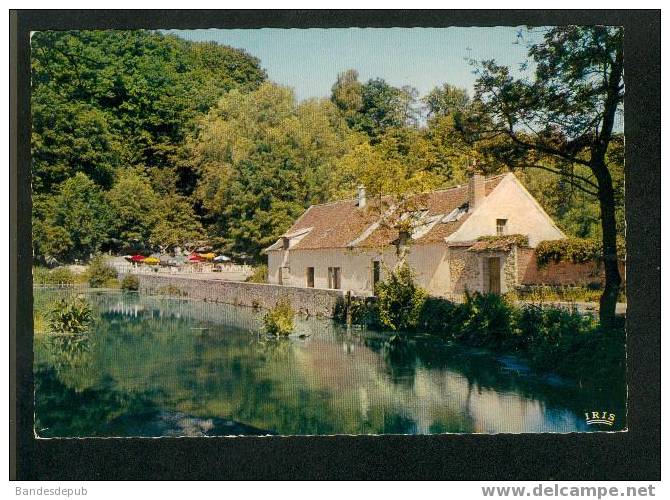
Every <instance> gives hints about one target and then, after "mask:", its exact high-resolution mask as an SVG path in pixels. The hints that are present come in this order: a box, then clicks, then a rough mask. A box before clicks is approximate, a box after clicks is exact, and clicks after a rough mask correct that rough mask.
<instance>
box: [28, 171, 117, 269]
mask: <svg viewBox="0 0 670 500" xmlns="http://www.w3.org/2000/svg"><path fill="white" fill-rule="evenodd" d="M113 218H114V217H113V214H112V212H111V211H110V209H109V206H108V205H107V204H106V203H105V200H104V194H103V192H102V190H101V189H100V187H99V186H98V185H97V184H96V183H95V182H93V181H92V180H91V179H89V178H88V177H87V176H86V175H85V174H83V173H82V172H77V173H76V174H75V175H74V176H73V177H71V178H69V179H67V180H66V181H65V182H63V183H62V184H60V185H59V187H58V190H57V192H56V194H55V195H54V196H51V197H46V196H44V195H42V196H37V197H36V203H35V207H34V210H33V248H34V251H35V254H36V256H37V257H38V258H42V259H44V260H46V261H49V260H50V259H56V260H58V261H61V262H63V261H70V260H72V259H87V258H88V257H89V255H90V254H93V253H95V252H97V251H98V250H100V249H101V248H102V247H103V245H105V244H106V243H108V241H109V238H110V235H111V231H110V225H111V222H112V220H113Z"/></svg>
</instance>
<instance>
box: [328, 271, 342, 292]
mask: <svg viewBox="0 0 670 500" xmlns="http://www.w3.org/2000/svg"><path fill="white" fill-rule="evenodd" d="M340 278H341V276H340V268H339V267H329V268H328V288H333V289H335V290H339V289H340V286H341V282H340Z"/></svg>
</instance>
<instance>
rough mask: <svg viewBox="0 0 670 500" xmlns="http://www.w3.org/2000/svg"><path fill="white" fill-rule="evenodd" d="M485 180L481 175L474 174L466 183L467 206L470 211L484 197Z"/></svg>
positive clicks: (479, 203)
mask: <svg viewBox="0 0 670 500" xmlns="http://www.w3.org/2000/svg"><path fill="white" fill-rule="evenodd" d="M485 182H486V179H485V178H484V176H483V175H481V174H474V175H473V176H472V177H470V181H469V183H468V205H469V207H470V210H471V211H472V210H474V209H476V208H477V207H478V206H479V205H481V204H482V202H483V201H484V197H485V196H486V187H485Z"/></svg>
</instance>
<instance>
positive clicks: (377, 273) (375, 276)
mask: <svg viewBox="0 0 670 500" xmlns="http://www.w3.org/2000/svg"><path fill="white" fill-rule="evenodd" d="M381 271H382V269H381V262H379V261H378V260H373V261H372V291H373V292H374V290H375V287H376V286H377V283H379V280H380V279H381Z"/></svg>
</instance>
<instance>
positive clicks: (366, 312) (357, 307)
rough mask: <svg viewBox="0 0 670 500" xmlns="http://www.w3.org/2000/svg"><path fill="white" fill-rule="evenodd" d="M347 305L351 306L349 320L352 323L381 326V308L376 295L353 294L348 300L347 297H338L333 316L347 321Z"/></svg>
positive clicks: (374, 326)
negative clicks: (379, 308)
mask: <svg viewBox="0 0 670 500" xmlns="http://www.w3.org/2000/svg"><path fill="white" fill-rule="evenodd" d="M347 307H348V308H349V320H350V321H351V324H352V325H361V326H367V327H372V328H379V327H381V326H382V325H381V324H380V323H379V310H378V307H377V299H376V297H356V296H351V297H349V300H348V302H347V298H346V297H338V299H337V302H336V303H335V310H334V311H333V318H334V319H335V321H339V322H340V323H346V322H347Z"/></svg>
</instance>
